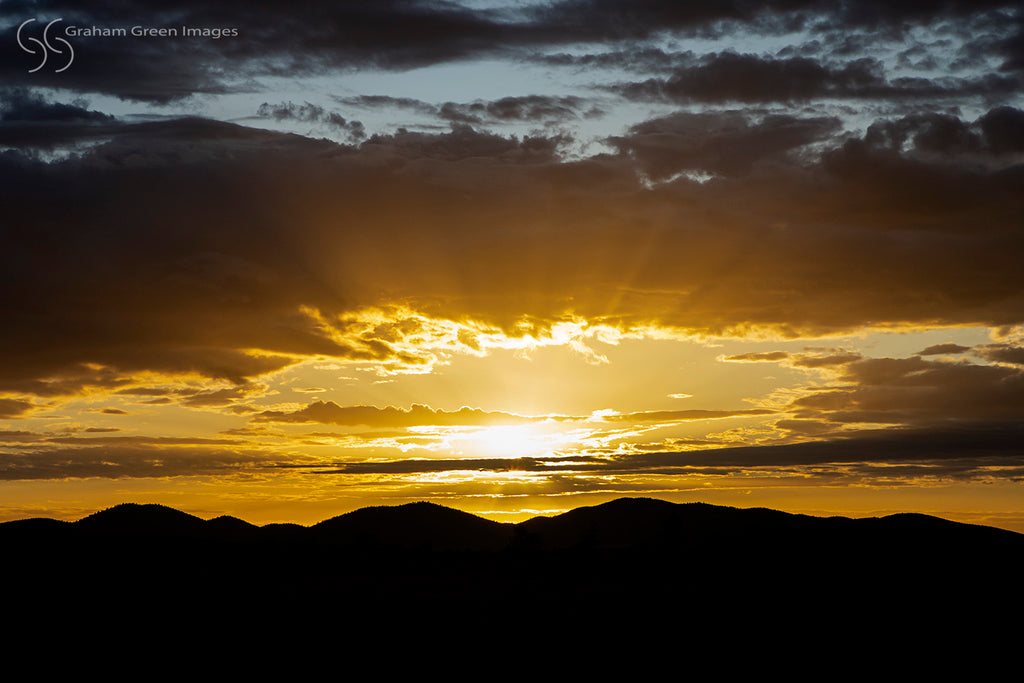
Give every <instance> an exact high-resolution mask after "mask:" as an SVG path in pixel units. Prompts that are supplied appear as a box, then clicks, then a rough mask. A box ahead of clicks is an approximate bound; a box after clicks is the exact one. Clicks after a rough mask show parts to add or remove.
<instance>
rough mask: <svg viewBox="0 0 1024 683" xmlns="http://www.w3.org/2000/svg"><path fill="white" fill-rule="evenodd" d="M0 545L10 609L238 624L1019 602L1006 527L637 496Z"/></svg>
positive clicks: (494, 622) (597, 617)
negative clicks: (210, 614)
mask: <svg viewBox="0 0 1024 683" xmlns="http://www.w3.org/2000/svg"><path fill="white" fill-rule="evenodd" d="M0 552H2V553H3V556H4V558H5V559H6V561H5V562H4V563H3V565H2V568H0V578H3V580H4V582H5V583H4V585H6V586H18V587H19V588H18V591H16V592H14V593H13V594H12V596H11V597H10V598H9V599H8V601H7V606H8V607H10V608H11V609H13V610H14V613H17V611H18V610H19V609H20V610H21V611H22V613H23V614H46V613H47V610H50V611H54V610H66V609H67V608H68V605H73V606H74V608H75V609H76V610H78V611H80V612H81V613H85V614H91V615H97V614H99V615H107V618H110V619H118V620H120V619H124V618H127V617H126V615H134V618H136V619H140V620H146V619H152V618H153V615H156V614H165V613H167V614H170V613H179V612H182V610H184V611H187V612H190V613H205V612H207V611H209V610H210V609H211V606H216V610H217V614H218V619H220V620H221V622H225V623H230V624H232V625H234V627H235V628H243V629H244V628H249V627H250V625H251V624H254V623H264V624H266V623H267V620H268V619H270V620H271V621H272V622H273V623H275V624H277V623H280V624H285V623H289V624H296V625H301V624H307V623H312V622H311V621H309V617H310V614H311V613H313V612H316V613H317V614H319V613H324V614H337V615H344V619H345V620H346V623H352V624H355V623H359V624H364V625H365V624H375V625H376V627H377V628H385V627H386V628H396V627H399V626H398V625H401V626H402V627H405V628H413V627H414V626H413V625H416V624H419V626H415V628H417V629H419V628H424V629H426V630H427V631H431V630H432V629H436V628H442V627H456V626H457V627H460V628H463V629H465V628H468V625H469V624H479V625H481V628H483V627H484V626H486V628H490V629H496V628H497V629H501V628H511V627H512V625H526V624H533V623H534V622H535V621H536V619H537V618H538V615H548V616H547V617H545V618H547V619H552V618H554V619H556V620H558V621H560V623H563V624H564V625H572V627H573V628H577V629H580V628H582V629H587V628H596V624H624V623H635V622H636V620H637V619H641V620H644V619H654V620H659V619H662V618H663V615H664V614H665V613H672V614H677V615H678V614H685V615H688V618H690V619H696V621H694V622H692V623H689V622H688V625H687V626H686V629H688V632H689V633H691V635H694V634H696V633H697V632H698V625H699V626H700V629H703V628H705V627H707V626H708V624H717V625H718V626H719V627H725V626H726V625H727V623H726V622H728V623H732V622H731V621H730V620H732V619H735V618H737V616H736V615H745V616H744V617H743V618H744V619H748V620H749V619H754V620H755V621H756V620H767V619H769V618H770V615H774V614H783V613H785V614H800V615H803V617H802V618H804V619H805V620H809V621H807V623H819V622H821V623H826V622H830V620H832V621H834V620H835V619H837V618H838V617H837V615H850V614H853V615H856V614H861V615H862V616H864V617H865V618H867V616H866V615H869V614H870V612H871V610H876V611H877V610H892V609H898V610H899V614H900V615H901V616H900V619H901V621H899V622H894V623H900V624H901V625H902V626H901V628H902V627H904V626H907V625H915V626H916V627H917V628H936V626H935V625H936V624H941V623H947V622H948V615H947V612H948V607H949V605H957V608H958V610H960V611H961V612H962V613H964V612H965V611H966V612H965V613H966V615H967V616H966V617H965V618H967V619H969V620H970V623H975V624H977V623H988V621H989V620H990V619H991V613H992V612H994V611H996V610H999V611H1003V610H1006V609H1010V608H1011V606H1013V605H1016V603H1018V602H1020V598H1018V597H1016V591H1015V589H1014V588H1012V587H1015V585H1016V582H1017V580H1018V576H1019V573H1020V569H1021V567H1022V566H1024V563H1022V561H1024V535H1022V534H1017V533H1014V532H1010V531H1005V530H1001V529H995V528H992V527H984V526H976V525H969V524H961V523H956V522H950V521H947V520H943V519H939V518H935V517H929V516H926V515H917V514H901V515H892V516H888V517H882V518H868V519H848V518H842V517H830V518H820V517H810V516H806V515H795V514H789V513H784V512H780V511H777V510H769V509H757V508H755V509H736V508H729V507H721V506H715V505H708V504H703V503H685V504H675V503H668V502H665V501H660V500H653V499H643V498H632V499H619V500H615V501H612V502H609V503H605V504H602V505H596V506H592V507H582V508H578V509H575V510H572V511H569V512H566V513H564V514H560V515H556V516H553V517H536V518H533V519H530V520H527V521H524V522H521V523H518V524H510V523H500V522H494V521H490V520H487V519H483V518H480V517H476V516H474V515H471V514H468V513H465V512H461V511H458V510H453V509H450V508H446V507H442V506H440V505H435V504H432V503H412V504H408V505H401V506H395V507H370V508H363V509H361V510H356V511H354V512H351V513H348V514H344V515H340V516H338V517H334V518H332V519H328V520H324V521H323V522H320V523H319V524H315V525H312V526H310V527H305V526H300V525H297V524H270V525H265V526H255V525H252V524H249V523H248V522H245V521H243V520H240V519H237V518H233V517H217V518H215V519H211V520H203V519H200V518H198V517H195V516H193V515H189V514H187V513H184V512H180V511H178V510H174V509H172V508H168V507H164V506H160V505H133V504H126V505H118V506H115V507H113V508H110V509H107V510H103V511H101V512H97V513H96V514H93V515H90V516H88V517H86V518H84V519H81V520H79V521H77V522H59V521H55V520H46V519H30V520H19V521H14V522H6V523H2V524H0ZM40 610H41V611H40ZM115 615H116V616H115ZM659 615H662V616H659ZM843 618H844V619H845V617H843ZM424 619H427V620H428V621H429V626H427V625H426V624H425V622H424ZM815 620H817V621H815ZM221 622H217V623H221ZM317 623H319V622H317ZM844 623H845V621H844ZM850 623H853V622H850ZM961 623H968V622H961ZM762 626H763V627H765V628H768V627H769V626H768V624H767V622H765V623H763V624H762ZM676 628H681V627H679V626H677V627H676ZM701 632H703V631H701Z"/></svg>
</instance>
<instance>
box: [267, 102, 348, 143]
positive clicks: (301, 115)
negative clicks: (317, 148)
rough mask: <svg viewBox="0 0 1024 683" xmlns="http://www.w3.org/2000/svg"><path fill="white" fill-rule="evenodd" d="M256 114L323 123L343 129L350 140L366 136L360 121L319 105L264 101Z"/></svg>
mask: <svg viewBox="0 0 1024 683" xmlns="http://www.w3.org/2000/svg"><path fill="white" fill-rule="evenodd" d="M256 115H257V116H259V117H261V118H267V119H274V120H275V121H303V122H308V123H323V124H325V125H327V126H330V127H332V128H335V129H337V130H340V131H345V133H347V135H348V139H349V140H351V141H357V140H361V139H363V138H365V137H366V129H365V128H364V127H363V124H362V122H361V121H349V120H347V119H346V118H345V117H344V116H342V115H341V114H339V113H338V112H331V111H327V110H326V109H324V108H323V107H321V106H320V105H316V104H310V103H309V102H305V103H303V104H298V105H297V104H295V103H293V102H282V103H280V104H270V103H268V102H264V103H263V104H261V105H260V106H259V108H257V110H256Z"/></svg>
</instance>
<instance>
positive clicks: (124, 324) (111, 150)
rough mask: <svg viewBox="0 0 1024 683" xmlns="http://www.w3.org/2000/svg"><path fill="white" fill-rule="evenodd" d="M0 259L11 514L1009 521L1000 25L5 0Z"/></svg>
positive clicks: (1022, 464) (1, 438)
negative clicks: (781, 513)
mask: <svg viewBox="0 0 1024 683" xmlns="http://www.w3.org/2000/svg"><path fill="white" fill-rule="evenodd" d="M58 19H59V21H57V20H58ZM30 20H34V21H30ZM47 25H49V28H47ZM120 29H124V30H123V34H119V30H120ZM135 29H139V30H135ZM19 30H20V33H19ZM44 31H45V35H44ZM138 33H145V35H133V34H138ZM161 33H162V34H163V35H161ZM58 39H59V40H58ZM44 56H45V60H44V59H43V58H44ZM0 237H2V241H0V245H2V248H0V294H2V296H0V520H7V519H17V518H23V517H31V516H48V517H57V518H62V519H77V518H80V517H82V516H84V515H86V514H89V513H91V512H94V511H96V510H98V509H101V508H104V507H109V506H111V505H114V504H117V503H121V502H128V501H131V502H154V503H162V504H165V505H170V506H173V507H176V508H178V509H181V510H185V511H187V512H190V513H193V514H196V515H199V516H202V517H213V516H216V515H220V514H231V515H235V516H238V517H241V518H243V519H246V520H248V521H251V522H254V523H260V524H262V523H267V522H286V521H287V522H299V523H302V524H309V523H312V522H316V521H319V520H322V519H326V518H328V517H331V516H334V515H338V514H341V513H343V512H347V511H350V510H353V509H356V508H359V507H365V506H368V505H382V504H386V505H393V504H399V503H406V502H411V501H418V500H430V501H433V502H436V503H440V504H443V505H448V506H451V507H456V508H459V509H462V510H466V511H469V512H473V513H477V514H483V515H485V516H488V517H490V518H492V519H497V520H501V521H518V520H520V519H525V518H527V517H530V516H533V515H536V514H544V513H551V512H557V511H562V510H567V509H571V508H574V507H579V506H581V505H592V504H596V503H599V502H603V501H606V500H610V499H613V498H618V497H622V496H650V497H657V498H662V499H665V500H670V501H677V502H684V501H704V502H708V503H715V504H723V505H733V506H737V507H755V506H765V507H774V508H779V509H783V510H787V511H792V512H806V513H810V514H819V515H836V514H838V515H848V516H865V515H877V514H888V513H893V512H923V513H928V514H935V515H939V516H943V517H946V518H949V519H956V520H960V521H967V522H976V523H984V524H992V525H996V526H1002V527H1005V528H1010V529H1014V530H1018V531H1024V268H1022V263H1024V5H1022V3H1021V2H1019V1H1017V2H1013V1H998V0H995V1H985V0H949V1H944V2H938V1H937V2H918V1H912V0H884V1H883V0H869V1H865V2H844V1H842V0H831V1H829V0H774V1H766V2H743V1H739V0H736V1H734V2H728V1H712V0H692V1H689V2H677V1H672V0H563V1H561V2H559V1H551V2H519V3H504V2H498V1H493V2H492V1H490V0H465V1H462V2H458V1H451V2H428V1H417V0H375V1H374V2H367V1H366V0H347V1H344V0H343V1H341V2H328V1H326V0H312V1H310V2H303V3H286V2H276V1H264V2H260V1H255V2H254V1H252V0H245V1H244V2H243V1H242V0H227V1H224V2H216V3H209V4H208V5H202V6H201V5H199V4H197V3H184V2H178V3H175V2H173V1H171V0H167V1H161V2H158V1H157V0H118V1H117V2H113V1H110V0H100V1H98V2H88V3H82V2H56V1H53V2H51V1H41V2H29V1H27V0H26V1H21V0H0Z"/></svg>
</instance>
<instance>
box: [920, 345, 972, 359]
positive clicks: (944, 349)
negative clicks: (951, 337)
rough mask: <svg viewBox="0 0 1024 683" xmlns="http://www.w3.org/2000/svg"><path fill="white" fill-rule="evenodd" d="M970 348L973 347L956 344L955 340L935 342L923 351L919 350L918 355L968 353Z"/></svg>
mask: <svg viewBox="0 0 1024 683" xmlns="http://www.w3.org/2000/svg"><path fill="white" fill-rule="evenodd" d="M970 350H971V347H969V346H960V345H959V344H954V343H953V342H948V343H946V344H934V345H932V346H929V347H928V348H926V349H924V350H923V351H920V352H918V354H917V355H919V356H938V355H943V354H957V353H966V352H967V351H970Z"/></svg>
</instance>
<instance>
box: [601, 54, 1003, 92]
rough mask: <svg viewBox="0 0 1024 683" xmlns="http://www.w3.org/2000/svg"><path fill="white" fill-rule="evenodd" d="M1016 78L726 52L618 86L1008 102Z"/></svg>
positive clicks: (649, 89)
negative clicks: (936, 75)
mask: <svg viewBox="0 0 1024 683" xmlns="http://www.w3.org/2000/svg"><path fill="white" fill-rule="evenodd" d="M1021 87H1022V84H1021V81H1020V80H1019V79H1018V78H1016V77H1013V76H1000V75H995V74H989V75H987V76H984V77H980V78H967V79H954V78H948V77H947V78H943V79H937V80H929V79H925V78H920V77H915V78H910V77H904V78H893V79H889V78H887V76H886V72H885V68H884V66H883V65H882V62H880V61H878V60H876V59H873V58H868V57H864V58H860V59H856V60H852V61H849V62H846V63H844V64H839V65H832V64H827V63H823V62H821V61H819V60H817V59H812V58H809V57H786V58H775V57H765V56H758V55H752V54H737V53H734V52H723V53H716V54H711V55H706V56H704V57H702V58H700V59H699V60H698V61H697V62H696V63H695V64H690V65H686V66H681V67H678V68H676V69H675V70H674V72H673V73H672V75H671V76H669V77H668V78H664V79H657V78H655V79H648V80H646V81H642V82H639V83H629V84H625V85H619V86H614V87H613V88H612V89H613V90H615V91H617V92H619V93H621V94H622V95H624V96H625V97H628V98H630V99H637V100H644V101H647V100H666V101H674V102H714V103H722V102H746V103H761V102H791V103H799V102H806V101H809V100H812V99H821V98H838V99H854V98H866V99H881V98H889V99H896V100H903V99H908V98H916V99H920V98H952V97H963V96H965V95H985V96H989V97H993V96H1005V95H1009V94H1012V93H1015V92H1019V91H1020V90H1021Z"/></svg>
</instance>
